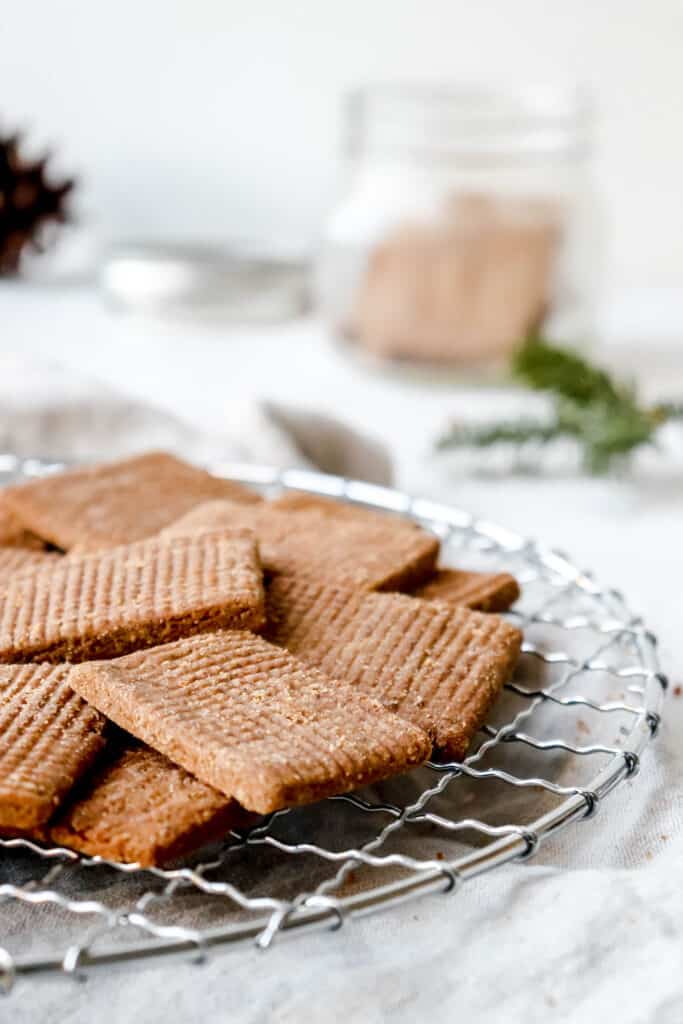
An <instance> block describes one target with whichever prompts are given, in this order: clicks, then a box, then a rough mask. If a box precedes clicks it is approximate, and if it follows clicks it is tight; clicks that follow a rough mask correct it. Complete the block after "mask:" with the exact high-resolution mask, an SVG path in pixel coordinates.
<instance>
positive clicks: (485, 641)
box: [0, 453, 521, 866]
mask: <svg viewBox="0 0 683 1024" xmlns="http://www.w3.org/2000/svg"><path fill="white" fill-rule="evenodd" d="M438 554H439V543H438V540H437V539H436V537H434V536H433V535H432V534H430V533H428V532H426V531H425V530H422V529H421V528H419V527H418V526H417V525H415V524H412V523H409V522H406V521H404V520H401V519H397V518H395V517H390V516H384V515H381V514H379V513H376V512H371V511H369V510H366V509H362V508H354V507H351V506H348V505H344V504H340V503H337V502H333V501H329V500H327V499H322V498H317V497H313V496H312V495H309V494H303V493H295V494H286V495H284V496H282V497H280V498H277V499H275V500H272V501H266V500H264V499H262V498H261V497H259V496H258V495H257V494H254V493H252V492H251V491H249V490H247V489H246V488H244V487H242V486H241V485H239V484H236V483H233V482H229V481H226V480H221V479H218V478H215V477H213V476H211V475H210V474H208V473H206V472H204V471H203V470H200V469H197V468H196V467H194V466H190V465H188V464H186V463H184V462H182V461H180V460H178V459H176V458H174V457H173V456H171V455H167V454H163V453H152V454H148V455H143V456H140V457H136V458H131V459H127V460H124V461H121V462H117V463H112V464H108V465H102V466H96V467H91V468H86V469H77V470H73V471H69V472H66V473H62V474H59V475H54V476H50V477H46V478H41V479H36V480H33V481H30V482H28V483H25V484H22V485H19V486H16V487H12V488H8V489H7V490H5V491H4V492H3V493H2V497H1V498H0V835H4V836H16V835H22V836H28V837H31V838H32V839H36V840H38V841H43V842H48V843H52V844H54V843H57V844H59V845H63V846H67V847H70V848H72V849H74V850H78V851H82V852H84V853H86V854H89V855H93V856H95V855H98V856H102V857H104V858H107V859H109V860H116V861H125V862H137V863H139V864H140V865H143V866H149V865H154V864H162V863H166V862H168V861H170V860H174V859H176V858H178V857H181V856H183V855H185V854H187V853H189V852H191V851H192V850H194V849H197V848H199V847H200V846H202V845H203V844H204V843H206V842H208V841H210V840H214V839H217V838H219V837H221V836H222V835H225V833H226V832H228V831H229V830H230V829H235V828H241V827H245V826H248V825H249V824H251V823H252V822H253V821H255V820H257V819H258V816H260V815H264V814H269V813H271V812H273V811H276V810H280V809H282V808H285V807H294V806H297V805H300V804H305V803H310V802H312V801H315V800H318V799H321V798H323V797H326V796H331V795H334V794H339V793H344V792H348V791H350V790H352V789H356V788H358V787H360V786H364V785H366V784H369V783H373V782H376V781H379V780H381V779H384V778H388V777H390V776H392V775H396V774H399V773H402V772H405V771H408V770H410V769H411V768H413V767H414V766H416V765H419V764H421V763H422V762H423V761H425V760H426V759H427V758H429V757H430V756H432V755H436V756H440V757H445V758H449V759H458V758H461V757H462V756H463V755H464V754H465V752H466V750H467V748H468V745H469V744H470V742H471V740H472V738H473V736H474V734H475V733H476V731H477V730H478V729H479V728H480V727H481V725H482V723H483V721H484V718H485V716H486V714H487V712H488V710H489V708H490V707H491V705H492V703H493V701H494V700H495V699H496V696H497V695H498V693H499V692H500V690H501V688H502V686H503V684H504V683H505V681H506V680H507V679H508V677H509V675H510V673H511V672H512V670H513V668H514V666H515V663H516V660H517V658H518V656H519V650H520V643H521V635H520V633H519V631H518V630H517V629H515V628H514V627H512V626H511V625H509V624H508V623H507V622H505V621H504V620H503V619H501V618H500V617H499V616H498V615H496V614H494V613H495V612H497V611H503V610H505V609H506V608H508V607H509V605H510V604H511V603H512V602H513V601H514V600H515V599H516V598H517V596H518V587H517V583H516V581H515V580H514V579H513V578H512V577H511V576H509V575H507V574H503V573H501V574H482V573H472V572H464V571H459V570H455V569H440V568H438V567H437V563H438Z"/></svg>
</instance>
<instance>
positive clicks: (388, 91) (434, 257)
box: [316, 86, 599, 366]
mask: <svg viewBox="0 0 683 1024" xmlns="http://www.w3.org/2000/svg"><path fill="white" fill-rule="evenodd" d="M346 124H347V144H346V150H347V156H348V187H347V190H346V195H345V198H344V199H343V200H342V201H341V203H340V204H339V205H338V206H337V208H336V209H335V210H334V211H333V213H332V215H331V217H330V218H329V221H328V224H327V228H326V231H325V234H324V240H323V246H322V249H321V254H320V258H319V262H318V266H317V273H316V285H317V295H318V300H319V305H320V307H321V309H322V310H323V312H324V314H326V315H327V317H328V318H329V319H330V320H331V322H332V324H333V325H334V327H335V330H336V331H337V332H339V334H340V335H342V336H343V337H344V338H347V339H350V340H352V341H353V342H354V343H355V344H356V345H357V346H358V347H359V348H361V349H363V350H366V351H367V352H370V353H373V354H375V355H377V356H380V357H383V358H388V359H391V360H409V361H411V362H423V363H424V362H428V363H437V364H454V365H458V366H463V365H465V366H466V365H477V364H479V365H481V364H501V363H504V362H505V361H506V359H507V357H508V356H509V354H510V352H511V351H512V349H513V348H514V347H515V346H516V345H517V344H519V342H520V341H521V340H522V339H523V338H524V337H525V336H526V335H527V334H528V333H529V332H530V331H532V330H534V329H539V328H541V329H543V330H544V331H546V332H547V333H548V334H549V335H550V336H552V338H553V339H554V340H557V341H562V342H565V343H567V342H569V343H572V342H580V341H583V340H584V339H585V338H586V337H587V335H588V333H589V332H590V329H591V324H592V306H593V295H594V289H595V280H596V272H597V263H598V260H597V251H598V243H599V237H598V236H597V232H598V224H597V217H596V204H595V200H594V196H593V191H592V187H591V180H590V163H591V161H590V155H591V134H592V133H591V129H592V112H591V107H590V104H589V102H588V100H587V98H586V97H585V96H584V95H583V94H581V93H578V92H574V91H571V92H557V91H552V90H539V89H533V90H525V91H517V92H503V91H492V90H486V89H482V88H473V89H465V88H432V87H426V86H420V87H415V86H410V87H400V86H383V87H375V88H369V89H363V90H360V91H358V92H356V93H354V94H352V95H351V96H350V97H349V99H348V104H347V118H346Z"/></svg>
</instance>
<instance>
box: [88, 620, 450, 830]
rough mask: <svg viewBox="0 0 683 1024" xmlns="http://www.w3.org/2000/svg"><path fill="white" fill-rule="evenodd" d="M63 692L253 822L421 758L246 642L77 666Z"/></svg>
mask: <svg viewBox="0 0 683 1024" xmlns="http://www.w3.org/2000/svg"><path fill="white" fill-rule="evenodd" d="M69 682H70V684H71V685H72V686H73V688H74V689H75V690H76V691H77V692H78V693H80V694H81V696H83V697H84V698H85V699H86V700H88V702H89V703H91V704H92V705H93V706H94V707H96V708H98V709H99V710H100V711H102V712H103V713H104V714H106V715H107V716H108V717H109V718H111V719H112V720H113V721H114V722H116V724H117V725H119V726H121V727H122V728H123V729H126V730H127V731H128V732H130V733H132V734H133V735H135V736H137V737H138V738H139V739H141V740H143V741H144V742H145V743H148V744H149V745H150V746H152V747H154V748H155V749H156V750H158V751H160V752H161V753H163V754H165V755H166V756H167V757H169V758H171V760H172V761H174V762H175V763H176V764H180V765H182V766H183V767H184V768H186V769H187V770H188V771H189V772H191V773H192V774H193V775H195V776H196V777H197V778H199V779H201V780H202V781H203V782H206V783H207V784H208V785H211V786H215V787H216V789H219V790H220V791H221V792H222V793H224V794H225V795H226V796H228V797H233V798H234V799H236V800H237V801H238V802H239V803H240V804H241V805H242V806H243V807H246V808H248V809H249V810H252V811H256V812H258V813H260V814H266V813H269V812H270V811H274V810H277V809H279V808H281V807H287V806H292V805H296V804H303V803H309V802H312V801H314V800H317V799H320V798H322V797H325V796H329V795H332V794H336V793H343V792H347V791H348V790H351V789H355V788H357V787H359V786H363V785H365V784H366V783H370V782H373V781H377V780H379V779H382V778H385V777H389V776H391V775H395V774H397V773H399V772H402V771H404V770H406V769H408V768H411V767H412V766H413V765H415V764H419V763H420V762H421V761H423V760H424V759H425V757H426V756H427V755H428V753H429V750H430V744H429V740H428V738H427V736H426V734H425V733H424V732H423V731H422V730H421V729H419V728H416V727H415V726H413V725H411V724H410V723H408V722H404V721H402V720H401V719H400V718H397V717H396V716H395V715H392V714H390V713H388V712H387V711H386V710H385V709H384V708H383V707H382V706H381V705H380V704H378V703H377V702H376V701H374V700H372V699H370V698H368V697H366V696H364V695H363V694H362V693H359V692H357V691H356V690H354V689H352V688H348V687H346V686H344V685H343V684H340V683H338V682H336V681H330V680H328V679H327V678H326V677H325V676H323V675H322V674H321V673H320V672H318V671H317V670H315V669H310V668H308V667H307V666H305V665H303V664H302V663H301V662H300V661H298V660H297V659H296V658H294V657H293V656H292V655H291V654H289V653H288V652H287V651H284V650H282V649H280V648H278V647H275V646H273V645H272V644H269V643H267V642H266V641H265V640H263V639H261V638H260V637H257V636H254V635H253V634H251V633H247V632H237V631H229V630H225V631H221V632H218V633H210V634H204V635H200V636H194V637H191V638H189V639H186V640H180V641H177V642H176V643H171V644H166V645H164V646H161V647H155V648H151V649H149V650H146V651H138V652H136V653H134V654H129V655H127V656H126V657H123V658H118V659H116V660H113V661H106V662H105V661H102V662H88V663H86V664H82V665H76V666H74V667H73V668H72V669H71V671H70V673H69Z"/></svg>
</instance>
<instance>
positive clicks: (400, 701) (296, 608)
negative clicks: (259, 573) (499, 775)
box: [266, 576, 522, 758]
mask: <svg viewBox="0 0 683 1024" xmlns="http://www.w3.org/2000/svg"><path fill="white" fill-rule="evenodd" d="M266 615H267V619H268V625H267V627H266V637H267V638H268V639H269V640H271V641H272V642H273V643H277V644H280V645H282V646H283V647H286V648H287V650H289V651H291V652H292V654H295V655H296V656H297V657H300V658H301V659H303V660H304V661H307V662H308V663H309V664H311V665H316V666H317V667H318V668H320V669H322V671H324V672H326V673H327V674H328V675H332V676H335V677H336V678H338V679H343V680H344V681H345V683H347V684H348V685H349V686H352V687H356V688H357V689H358V690H360V691H362V692H363V693H366V694H368V695H369V696H372V697H374V698H376V699H377V700H379V701H381V703H382V704H383V705H384V706H385V707H386V708H388V709H389V710H391V711H394V712H395V713H396V714H397V715H400V716H401V717H402V718H405V719H407V720H408V721H410V722H413V723H415V724H416V725H418V726H419V727H420V728H422V729H424V730H425V731H426V732H427V733H428V735H429V737H430V739H431V740H432V743H433V744H434V746H435V748H436V749H437V750H438V751H439V752H440V753H442V754H445V755H447V756H448V757H451V758H461V757H462V756H463V755H464V754H465V752H466V750H467V748H468V746H469V744H470V742H471V740H472V738H473V737H474V735H475V733H476V731H477V730H478V729H479V728H480V727H481V725H482V724H483V723H484V721H485V719H486V715H487V714H488V711H489V709H490V707H491V705H492V704H493V702H494V700H495V699H496V697H497V695H498V694H499V692H500V690H501V689H502V687H503V685H504V683H505V682H506V681H507V679H508V678H509V676H510V674H511V673H512V670H513V669H514V667H515V664H516V662H517V658H518V656H519V652H520V645H521V640H522V636H521V633H520V632H519V630H518V629H515V628H514V627H513V626H510V625H508V623H506V622H504V621H503V620H502V619H500V618H498V616H496V615H482V614H480V613H479V612H473V611H469V610H468V609H466V608H458V607H453V608H451V607H449V606H448V605H446V604H442V603H437V602H431V601H424V600H421V599H420V598H415V597H408V596H407V595H405V594H363V593H360V592H354V591H349V590H347V589H343V588H339V587H330V586H326V585H324V584H322V583H314V582H309V581H302V580H301V579H287V578H286V577H284V576H279V577H276V578H275V579H274V580H272V582H271V583H270V585H269V587H268V590H267V593H266Z"/></svg>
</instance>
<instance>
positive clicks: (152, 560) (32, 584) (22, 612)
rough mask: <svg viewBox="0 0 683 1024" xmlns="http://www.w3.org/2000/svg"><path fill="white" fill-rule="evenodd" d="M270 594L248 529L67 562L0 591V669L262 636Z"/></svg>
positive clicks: (124, 547)
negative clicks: (218, 636) (219, 633)
mask: <svg viewBox="0 0 683 1024" xmlns="http://www.w3.org/2000/svg"><path fill="white" fill-rule="evenodd" d="M262 622H263V587H262V582H261V568H260V565H259V562H258V555H257V552H256V545H255V542H254V539H253V536H252V535H251V534H249V533H247V532H246V531H234V532H229V531H219V532H214V533H212V532H207V533H203V534H200V535H197V536H195V537H176V538H174V539H172V540H165V541H161V540H159V539H157V538H151V539H150V540H143V541H138V542H137V543H135V544H129V545H122V546H121V547H117V548H107V549H103V550H100V551H97V552H94V553H92V554H80V555H68V556H66V557H62V558H59V559H57V561H56V562H55V563H54V564H53V563H50V565H48V566H39V567H38V568H35V569H32V570H30V571H24V572H22V573H20V574H18V575H15V576H11V577H10V578H9V579H8V580H6V581H4V583H3V584H2V586H0V661H5V662H18V661H39V660H42V661H53V662H56V661H61V660H69V661H82V660H83V659H85V658H92V657H114V656H116V655H118V654H123V653H125V652H126V651H129V650H134V649H136V648H138V647H149V646H152V645H154V644H158V643H164V642H166V641H168V640H174V639H176V638H177V637H180V636H186V635H188V634H190V633H195V632H201V631H206V630H210V629H220V628H224V627H225V628H228V627H232V628H240V629H252V628H258V627H259V626H260V625H261V624H262Z"/></svg>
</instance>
